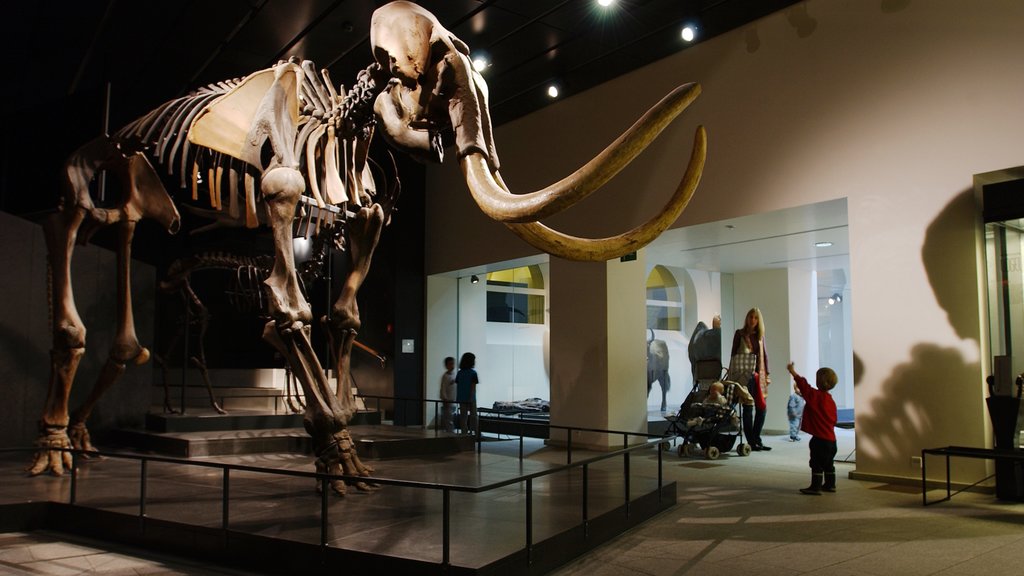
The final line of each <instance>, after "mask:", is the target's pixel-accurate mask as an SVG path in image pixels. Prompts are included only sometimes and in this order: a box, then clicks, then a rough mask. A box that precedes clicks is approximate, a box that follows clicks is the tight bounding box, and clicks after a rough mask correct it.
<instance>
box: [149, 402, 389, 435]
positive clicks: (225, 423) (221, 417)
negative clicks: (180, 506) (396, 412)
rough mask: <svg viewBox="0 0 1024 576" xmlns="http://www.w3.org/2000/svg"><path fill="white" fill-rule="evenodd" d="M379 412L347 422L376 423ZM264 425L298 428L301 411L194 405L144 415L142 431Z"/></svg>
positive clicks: (259, 427)
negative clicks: (215, 408)
mask: <svg viewBox="0 0 1024 576" xmlns="http://www.w3.org/2000/svg"><path fill="white" fill-rule="evenodd" d="M380 422H381V415H380V412H377V411H375V410H365V411H359V412H356V413H355V414H354V415H353V416H352V420H351V422H350V424H352V425H354V426H355V425H363V424H380ZM268 428H302V414H291V413H278V414H275V413H273V412H266V411H262V410H231V411H229V412H228V413H227V414H218V413H217V412H215V411H213V410H212V409H211V408H194V409H191V410H186V412H185V413H184V414H166V413H160V412H156V411H152V412H149V413H148V414H146V430H147V431H150V432H209V431H226V430H264V429H268Z"/></svg>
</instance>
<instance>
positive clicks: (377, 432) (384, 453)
mask: <svg viewBox="0 0 1024 576" xmlns="http://www.w3.org/2000/svg"><path fill="white" fill-rule="evenodd" d="M352 437H353V438H354V439H355V441H356V452H357V453H358V454H359V457H360V458H364V459H368V460H384V459H388V458H409V457H412V456H425V455H437V454H457V453H459V452H464V451H469V450H474V449H475V448H476V443H475V441H474V438H473V436H467V435H461V434H452V433H451V432H441V431H436V430H428V429H423V428H405V427H402V426H360V427H358V428H353V429H352Z"/></svg>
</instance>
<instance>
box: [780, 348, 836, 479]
mask: <svg viewBox="0 0 1024 576" xmlns="http://www.w3.org/2000/svg"><path fill="white" fill-rule="evenodd" d="M786 369H788V370H789V373H790V374H792V375H793V379H794V380H796V386H797V388H798V389H799V390H800V393H801V394H802V395H803V397H804V401H806V402H807V404H806V405H805V406H804V416H803V422H801V424H800V429H801V430H803V431H804V432H807V433H808V434H810V435H811V442H810V446H809V448H810V449H811V462H810V464H811V485H810V486H808V487H807V488H801V489H800V492H801V493H803V494H810V495H814V496H819V495H821V491H822V490H824V491H825V492H835V491H836V466H835V457H836V431H835V427H836V419H837V416H836V402H835V400H833V399H832V395H831V394H829V390H831V389H833V388H835V387H836V383H838V381H839V377H838V376H836V373H835V371H833V370H832V369H831V368H820V369H818V372H817V373H816V374H815V380H816V382H815V384H816V385H817V388H811V385H810V384H808V383H807V379H806V378H804V377H803V376H801V375H800V374H798V373H797V371H796V369H795V368H794V367H793V363H792V362H790V363H789V364H788V365H787V366H786Z"/></svg>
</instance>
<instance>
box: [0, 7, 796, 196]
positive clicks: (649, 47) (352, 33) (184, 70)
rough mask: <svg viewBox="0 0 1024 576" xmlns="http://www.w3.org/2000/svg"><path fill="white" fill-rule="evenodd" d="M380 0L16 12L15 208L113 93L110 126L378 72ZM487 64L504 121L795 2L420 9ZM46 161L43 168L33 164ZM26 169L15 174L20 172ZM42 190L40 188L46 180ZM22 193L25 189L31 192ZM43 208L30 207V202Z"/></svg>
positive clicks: (93, 124)
mask: <svg viewBox="0 0 1024 576" xmlns="http://www.w3.org/2000/svg"><path fill="white" fill-rule="evenodd" d="M382 3H383V2H374V1H368V0H304V1H298V0H145V1H134V0H105V1H103V0H80V1H76V2H67V1H65V0H37V1H33V2H9V3H5V4H4V7H3V9H2V10H3V13H4V28H5V30H4V40H3V41H4V42H5V44H8V47H7V49H6V50H5V52H4V54H5V57H6V58H7V61H8V63H9V64H8V80H7V81H6V82H5V85H6V86H7V88H6V90H4V91H3V93H4V96H3V98H4V107H3V110H4V112H5V116H6V117H7V122H6V124H7V134H6V135H5V137H4V141H5V151H6V152H7V154H5V156H4V159H3V168H4V170H3V172H4V176H3V192H4V193H3V202H2V204H0V208H2V209H4V210H7V211H11V212H24V211H25V210H30V209H33V208H34V207H32V206H22V202H20V199H19V198H14V197H12V190H11V189H12V187H19V188H20V187H21V181H20V180H19V178H20V177H23V176H24V175H22V176H19V175H18V174H17V173H18V172H19V171H20V170H19V169H20V168H24V169H26V170H29V171H31V170H50V169H52V168H53V166H55V165H47V164H46V163H45V162H44V163H40V162H38V154H41V153H47V154H50V153H52V156H53V157H54V158H57V159H60V158H63V157H64V156H65V155H66V154H67V153H68V152H70V150H71V149H73V148H74V146H75V145H77V144H80V143H81V142H84V141H87V140H88V139H90V138H91V137H93V136H95V135H97V134H98V133H100V131H101V130H102V126H103V120H102V119H103V110H104V109H105V107H106V106H105V102H106V101H107V96H106V94H107V90H108V85H109V94H110V96H109V102H110V116H109V117H110V127H111V128H112V129H116V128H117V127H118V126H120V125H122V124H124V123H126V122H128V121H130V120H131V119H133V118H135V117H137V116H138V115H140V114H142V113H145V112H147V111H148V110H150V109H151V108H153V107H154V106H156V105H158V104H159V103H161V102H163V101H165V100H168V99H170V98H173V97H175V96H178V95H181V94H184V93H187V92H188V91H190V90H192V89H193V88H196V87H197V86H200V85H203V84H206V83H210V82H216V81H219V80H224V79H228V78H234V77H240V76H244V75H246V74H248V73H250V72H253V71H256V70H259V69H262V68H265V67H267V66H269V65H272V64H273V63H275V62H277V61H278V60H280V59H284V58H288V57H290V56H299V57H301V58H308V59H312V60H314V61H315V62H316V63H317V65H318V66H320V67H326V68H327V69H328V70H329V72H330V74H331V77H332V79H333V81H334V82H335V83H336V84H351V82H352V81H353V79H354V78H355V74H356V72H357V71H358V70H361V69H363V68H365V67H366V66H367V65H368V64H370V63H371V62H372V56H371V53H370V48H369V24H370V15H371V13H372V12H373V10H374V8H375V7H376V6H377V5H379V4H382ZM418 3H419V4H421V5H423V6H424V7H426V8H427V9H429V10H431V11H432V12H433V13H434V14H435V15H436V16H437V17H438V19H439V20H440V21H441V22H442V24H444V25H445V26H446V27H447V28H448V29H449V30H450V31H452V32H453V33H454V34H455V35H457V36H458V37H459V38H461V39H462V40H463V41H465V42H466V43H467V44H468V45H469V46H470V48H471V49H472V50H473V51H474V54H477V53H480V52H483V53H486V54H487V55H488V56H489V57H490V59H491V61H492V62H493V64H492V65H491V66H490V67H489V68H488V69H486V70H485V71H484V73H483V74H484V77H485V78H486V80H487V82H488V87H489V89H490V95H491V113H492V117H493V119H494V121H495V123H496V124H501V123H503V122H507V121H509V120H512V119H515V118H518V117H520V116H523V115H525V114H528V113H530V112H532V111H534V110H536V109H538V108H540V107H542V106H544V105H545V104H547V103H548V102H550V99H549V97H548V96H547V95H546V89H547V86H548V85H549V84H550V83H552V82H556V83H557V84H558V85H559V86H560V90H561V94H562V95H563V96H565V95H570V94H573V93H575V92H579V91H582V90H585V89H587V88H589V87H592V86H594V85H597V84H600V83H602V82H605V81H607V80H609V79H611V78H614V77H616V76H618V75H621V74H623V73H625V72H628V71H630V70H633V69H635V68H637V67H640V66H643V65H645V64H647V63H650V62H652V61H654V60H657V59H660V58H663V57H665V56H667V55H669V54H672V53H674V52H677V51H679V50H683V49H685V48H686V46H687V45H686V43H684V42H683V41H682V40H681V39H680V34H679V32H680V29H681V27H682V26H683V24H684V23H687V22H691V21H693V22H696V23H697V25H698V29H699V31H700V37H699V38H698V42H699V41H701V40H706V39H707V38H710V37H712V36H714V35H717V34H720V33H722V32H725V31H728V30H730V29H733V28H735V27H738V26H741V25H743V24H745V23H747V22H750V21H752V20H755V19H757V18H760V17H761V16H764V15H766V14H768V13H771V12H773V11H776V10H779V9H781V8H784V7H786V6H788V5H790V4H793V3H794V0H617V1H616V2H615V3H613V4H612V6H611V7H608V8H603V7H601V6H599V5H598V4H597V0H420V1H419V2H418ZM28 157H34V158H35V160H36V161H33V160H32V159H31V158H28ZM12 171H13V175H12ZM36 183H37V184H38V183H39V181H38V180H36ZM18 194H21V191H19V192H18ZM30 204H31V203H30Z"/></svg>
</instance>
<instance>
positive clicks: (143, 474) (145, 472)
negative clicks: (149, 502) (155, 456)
mask: <svg viewBox="0 0 1024 576" xmlns="http://www.w3.org/2000/svg"><path fill="white" fill-rule="evenodd" d="M148 464H149V460H142V461H141V470H140V471H139V519H140V520H141V519H143V518H145V517H146V484H147V483H148V481H149V466H147V465H148Z"/></svg>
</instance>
